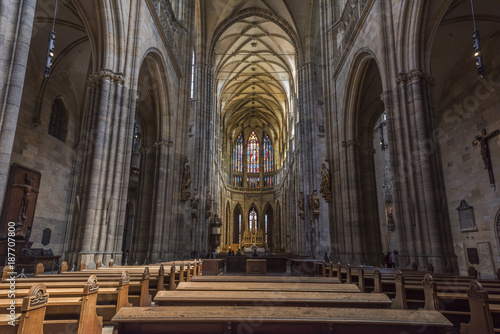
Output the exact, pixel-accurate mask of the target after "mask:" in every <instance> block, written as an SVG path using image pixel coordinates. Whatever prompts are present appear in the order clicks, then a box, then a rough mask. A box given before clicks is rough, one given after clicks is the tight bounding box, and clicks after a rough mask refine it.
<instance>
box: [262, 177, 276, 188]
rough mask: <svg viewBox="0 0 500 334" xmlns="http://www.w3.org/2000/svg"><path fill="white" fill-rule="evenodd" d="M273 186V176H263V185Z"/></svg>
mask: <svg viewBox="0 0 500 334" xmlns="http://www.w3.org/2000/svg"><path fill="white" fill-rule="evenodd" d="M272 186H274V176H264V187H272Z"/></svg>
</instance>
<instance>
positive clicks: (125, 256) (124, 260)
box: [123, 249, 128, 266]
mask: <svg viewBox="0 0 500 334" xmlns="http://www.w3.org/2000/svg"><path fill="white" fill-rule="evenodd" d="M127 264H128V249H127V250H126V251H125V255H124V256H123V265H125V266H126V265H127Z"/></svg>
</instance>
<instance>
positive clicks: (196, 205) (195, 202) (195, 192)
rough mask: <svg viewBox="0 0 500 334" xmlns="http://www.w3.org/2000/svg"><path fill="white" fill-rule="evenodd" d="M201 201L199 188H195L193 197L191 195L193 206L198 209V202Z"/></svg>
mask: <svg viewBox="0 0 500 334" xmlns="http://www.w3.org/2000/svg"><path fill="white" fill-rule="evenodd" d="M199 201H200V198H199V197H198V190H196V189H195V190H194V194H193V197H191V208H192V209H195V210H198V202H199Z"/></svg>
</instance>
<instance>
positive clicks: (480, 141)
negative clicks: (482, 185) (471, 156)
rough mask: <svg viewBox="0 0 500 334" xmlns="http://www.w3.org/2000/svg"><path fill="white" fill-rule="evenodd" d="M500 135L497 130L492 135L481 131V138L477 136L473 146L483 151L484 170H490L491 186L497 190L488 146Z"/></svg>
mask: <svg viewBox="0 0 500 334" xmlns="http://www.w3.org/2000/svg"><path fill="white" fill-rule="evenodd" d="M499 134H500V131H499V130H495V131H493V132H490V133H486V129H483V130H482V131H481V136H476V140H474V141H473V142H472V145H474V146H477V147H479V149H480V150H481V157H482V158H483V162H484V169H487V170H488V174H489V176H490V185H491V186H492V187H493V188H495V178H494V176H493V167H492V165H491V157H490V148H489V146H488V141H489V140H490V139H491V138H493V137H496V136H498V135H499Z"/></svg>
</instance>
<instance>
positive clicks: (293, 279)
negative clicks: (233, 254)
mask: <svg viewBox="0 0 500 334" xmlns="http://www.w3.org/2000/svg"><path fill="white" fill-rule="evenodd" d="M191 282H267V283H273V282H277V283H331V284H339V283H340V282H339V280H338V279H337V278H335V277H310V276H196V277H193V278H192V279H191Z"/></svg>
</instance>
